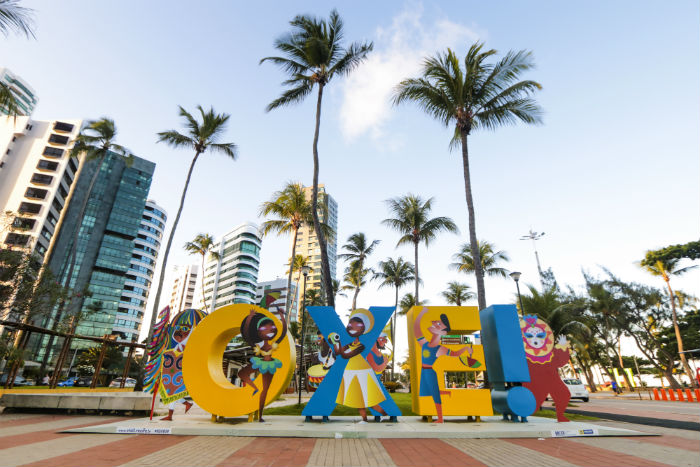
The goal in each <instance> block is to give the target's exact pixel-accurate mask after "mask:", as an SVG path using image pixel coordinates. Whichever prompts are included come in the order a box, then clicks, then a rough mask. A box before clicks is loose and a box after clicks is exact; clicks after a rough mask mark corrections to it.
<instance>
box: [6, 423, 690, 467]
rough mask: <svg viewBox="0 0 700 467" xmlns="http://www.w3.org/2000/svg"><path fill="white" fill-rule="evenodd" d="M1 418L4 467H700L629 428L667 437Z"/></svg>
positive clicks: (680, 450) (670, 437)
mask: <svg viewBox="0 0 700 467" xmlns="http://www.w3.org/2000/svg"><path fill="white" fill-rule="evenodd" d="M114 421H115V419H114V418H107V417H87V416H47V415H23V414H8V415H0V465H2V466H20V465H23V466H37V467H42V466H47V467H49V466H52V467H53V466H56V467H58V466H70V467H82V466H95V467H102V466H103V467H108V466H167V467H177V466H208V465H211V466H250V467H262V466H290V467H291V466H307V465H308V466H345V465H353V466H354V465H359V466H399V467H403V466H440V467H449V466H455V467H456V466H519V467H527V466H557V465H569V466H591V467H597V466H612V465H615V466H665V465H672V466H697V465H699V464H700V433H697V432H690V431H683V430H671V429H665V428H654V427H642V426H639V425H627V424H614V423H612V422H607V423H609V424H611V425H624V427H625V428H630V429H635V430H640V431H646V432H653V433H659V434H661V435H662V436H659V437H654V438H650V437H635V438H624V437H610V438H582V439H574V438H569V439H544V440H538V439H507V440H506V439H381V440H377V439H311V438H236V437H222V436H198V437H192V436H165V435H111V434H64V433H57V431H58V430H64V429H67V428H69V427H76V426H83V425H87V424H95V423H100V422H104V423H110V422H114Z"/></svg>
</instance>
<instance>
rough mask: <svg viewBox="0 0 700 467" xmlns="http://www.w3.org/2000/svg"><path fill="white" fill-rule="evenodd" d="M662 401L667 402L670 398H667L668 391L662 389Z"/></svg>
mask: <svg viewBox="0 0 700 467" xmlns="http://www.w3.org/2000/svg"><path fill="white" fill-rule="evenodd" d="M661 400H664V401H667V400H668V397H666V389H664V388H661Z"/></svg>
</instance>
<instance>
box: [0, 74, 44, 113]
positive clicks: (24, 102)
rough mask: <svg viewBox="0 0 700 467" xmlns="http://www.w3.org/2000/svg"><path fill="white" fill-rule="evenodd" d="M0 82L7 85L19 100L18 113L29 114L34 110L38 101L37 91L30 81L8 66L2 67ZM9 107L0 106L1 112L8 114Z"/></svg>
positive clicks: (17, 100)
mask: <svg viewBox="0 0 700 467" xmlns="http://www.w3.org/2000/svg"><path fill="white" fill-rule="evenodd" d="M0 83H2V84H3V85H5V86H7V87H8V88H9V89H10V92H11V93H12V95H13V96H14V97H15V100H16V102H17V113H18V114H19V115H25V116H29V115H31V114H32V112H34V108H35V107H36V104H37V102H38V99H37V97H36V92H35V91H34V89H32V87H31V86H29V83H27V82H26V81H24V80H23V79H22V78H20V77H19V76H17V75H16V74H14V73H12V72H11V71H10V70H8V69H7V68H0ZM7 113H8V112H7V109H6V108H4V107H0V114H7Z"/></svg>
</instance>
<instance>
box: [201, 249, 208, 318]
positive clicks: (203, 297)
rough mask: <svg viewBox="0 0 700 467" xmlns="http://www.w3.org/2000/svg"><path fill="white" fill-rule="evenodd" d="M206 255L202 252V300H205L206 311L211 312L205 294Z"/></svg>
mask: <svg viewBox="0 0 700 467" xmlns="http://www.w3.org/2000/svg"><path fill="white" fill-rule="evenodd" d="M204 255H205V253H202V271H201V272H200V273H199V275H200V276H202V281H201V282H202V302H204V311H205V312H207V313H209V307H208V306H207V299H206V297H205V296H204Z"/></svg>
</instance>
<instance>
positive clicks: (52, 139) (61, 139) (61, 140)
mask: <svg viewBox="0 0 700 467" xmlns="http://www.w3.org/2000/svg"><path fill="white" fill-rule="evenodd" d="M68 141H70V138H68V137H67V136H61V135H57V134H55V133H52V134H51V136H49V143H53V144H61V145H65V144H68Z"/></svg>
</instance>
